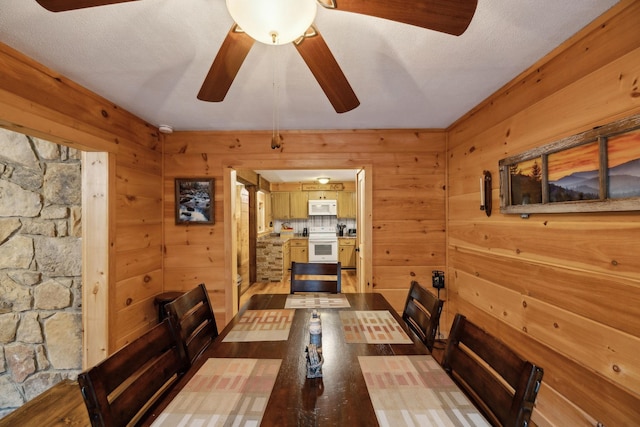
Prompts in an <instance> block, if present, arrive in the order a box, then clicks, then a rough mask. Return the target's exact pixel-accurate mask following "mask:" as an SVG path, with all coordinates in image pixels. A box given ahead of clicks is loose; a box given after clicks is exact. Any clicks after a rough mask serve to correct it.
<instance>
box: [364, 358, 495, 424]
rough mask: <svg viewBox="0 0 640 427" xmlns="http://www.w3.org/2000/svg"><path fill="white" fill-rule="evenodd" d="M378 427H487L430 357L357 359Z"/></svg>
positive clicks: (483, 419)
mask: <svg viewBox="0 0 640 427" xmlns="http://www.w3.org/2000/svg"><path fill="white" fill-rule="evenodd" d="M358 361H359V362H360V369H361V370H362V374H363V375H364V379H365V382H366V383H367V389H368V390H369V397H370V398H371V403H373V408H374V409H375V411H376V417H377V418H378V423H379V424H380V426H381V427H386V426H389V427H397V426H476V427H480V426H483V427H484V426H489V425H490V424H489V423H488V422H487V421H486V420H485V418H484V417H483V416H482V415H481V414H480V412H479V411H478V410H477V409H476V407H475V406H473V404H472V403H471V402H470V401H469V399H467V397H466V396H465V395H464V393H463V392H462V391H461V390H460V389H459V388H458V386H456V385H455V384H454V382H453V381H452V380H451V378H449V376H448V375H447V374H446V372H444V370H443V369H442V368H441V367H440V365H438V362H436V361H435V360H434V359H433V357H431V356H359V357H358Z"/></svg>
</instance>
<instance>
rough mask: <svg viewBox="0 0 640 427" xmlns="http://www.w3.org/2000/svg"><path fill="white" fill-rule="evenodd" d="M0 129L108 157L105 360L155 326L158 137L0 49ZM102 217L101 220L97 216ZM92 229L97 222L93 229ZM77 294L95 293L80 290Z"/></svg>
mask: <svg viewBox="0 0 640 427" xmlns="http://www.w3.org/2000/svg"><path fill="white" fill-rule="evenodd" d="M0 68H2V72H0V126H3V127H6V128H9V129H11V130H14V131H16V132H22V133H26V134H30V135H33V136H37V137H41V138H44V139H47V140H49V141H52V142H56V143H59V144H64V145H68V146H71V147H75V148H78V149H80V150H85V151H103V152H109V153H110V156H113V157H115V167H114V170H115V172H114V173H115V176H114V177H109V178H108V179H109V180H111V181H112V182H113V181H115V184H114V185H115V187H116V188H115V192H113V191H112V192H111V193H112V194H115V199H116V200H115V202H113V201H112V202H110V203H111V205H110V208H109V210H110V212H109V221H110V230H94V232H95V233H104V234H105V236H106V237H107V239H108V240H107V244H108V246H109V247H110V262H111V265H110V266H108V270H109V271H108V272H107V271H105V272H104V274H108V275H109V289H108V293H109V298H110V301H109V307H108V313H109V320H108V322H109V327H108V336H109V342H108V343H105V342H96V343H94V344H95V345H96V346H99V347H100V348H102V349H104V348H106V350H107V352H108V353H111V352H113V351H115V350H116V349H117V348H119V347H121V346H122V345H123V344H125V343H126V342H127V341H129V340H130V339H132V338H135V337H137V336H138V335H139V334H141V333H142V332H143V331H145V330H146V329H148V328H149V327H150V326H151V325H153V324H154V323H155V322H156V321H157V316H156V312H155V309H154V307H153V296H154V295H155V294H157V293H159V292H161V291H162V289H163V283H162V280H163V277H162V252H161V250H162V144H161V141H162V136H161V135H160V134H159V133H158V130H157V129H156V128H155V127H153V126H151V125H149V124H147V123H145V122H144V121H142V120H141V119H139V118H137V117H135V116H133V115H131V114H129V113H127V112H126V111H123V110H122V109H121V108H120V107H118V106H116V105H114V104H113V103H111V102H109V101H107V100H106V99H104V98H101V97H99V96H97V95H96V94H94V93H92V92H90V91H88V90H87V89H85V88H83V87H81V86H79V85H77V84H75V83H74V82H72V81H70V80H69V79H67V78H65V77H64V76H62V75H60V74H58V73H56V72H54V71H52V70H50V69H47V68H46V67H44V66H42V65H40V64H38V63H37V62H35V61H33V60H31V59H29V58H27V57H25V56H24V55H22V54H20V53H19V52H16V51H15V50H13V49H11V48H10V47H8V46H6V45H4V44H2V43H0ZM106 214H107V213H106V212H105V215H106ZM97 222H100V221H97ZM83 285H84V286H97V285H96V284H95V283H94V284H86V283H85V284H83Z"/></svg>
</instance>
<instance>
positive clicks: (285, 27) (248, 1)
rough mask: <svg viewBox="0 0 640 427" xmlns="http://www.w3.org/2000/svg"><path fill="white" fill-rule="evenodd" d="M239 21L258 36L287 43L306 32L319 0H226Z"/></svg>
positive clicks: (252, 35)
mask: <svg viewBox="0 0 640 427" xmlns="http://www.w3.org/2000/svg"><path fill="white" fill-rule="evenodd" d="M226 1H227V9H228V10H229V14H231V17H232V18H233V20H234V21H236V24H238V26H240V28H241V29H242V30H243V31H244V32H245V33H247V34H248V35H249V36H251V37H252V38H254V39H255V40H257V41H259V42H262V43H265V44H285V43H290V42H292V41H294V40H296V39H297V38H298V37H300V36H302V35H303V34H304V33H305V31H307V29H308V28H309V27H310V26H311V24H312V23H313V20H314V19H315V17H316V11H317V10H318V6H317V4H316V0H226Z"/></svg>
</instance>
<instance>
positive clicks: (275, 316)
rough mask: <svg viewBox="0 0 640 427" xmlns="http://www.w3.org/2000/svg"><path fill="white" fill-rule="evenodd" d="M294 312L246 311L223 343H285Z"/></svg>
mask: <svg viewBox="0 0 640 427" xmlns="http://www.w3.org/2000/svg"><path fill="white" fill-rule="evenodd" d="M295 312H296V311H295V310H291V309H289V310H247V311H245V312H244V313H243V314H242V317H241V318H240V320H239V321H238V323H236V325H235V326H234V327H233V329H231V331H229V333H228V334H227V336H226V337H224V339H223V340H222V341H223V342H248V341H286V340H287V339H288V338H289V330H290V329H291V322H292V321H293V315H294V314H295Z"/></svg>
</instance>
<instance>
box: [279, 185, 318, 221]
mask: <svg viewBox="0 0 640 427" xmlns="http://www.w3.org/2000/svg"><path fill="white" fill-rule="evenodd" d="M271 212H272V215H271V216H272V217H273V219H306V218H307V217H308V216H309V195H308V194H307V192H306V191H277V192H273V193H271Z"/></svg>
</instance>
